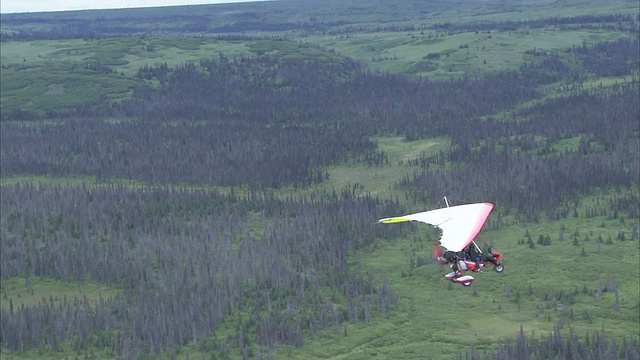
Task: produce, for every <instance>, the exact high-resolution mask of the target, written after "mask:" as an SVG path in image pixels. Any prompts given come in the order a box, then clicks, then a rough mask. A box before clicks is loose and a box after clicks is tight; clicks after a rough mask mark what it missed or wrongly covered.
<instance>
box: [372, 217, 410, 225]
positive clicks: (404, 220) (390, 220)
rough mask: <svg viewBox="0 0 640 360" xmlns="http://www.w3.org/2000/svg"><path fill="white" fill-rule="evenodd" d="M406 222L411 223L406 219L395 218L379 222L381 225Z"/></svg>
mask: <svg viewBox="0 0 640 360" xmlns="http://www.w3.org/2000/svg"><path fill="white" fill-rule="evenodd" d="M407 221H411V219H409V218H406V217H395V218H390V219H382V220H380V221H379V222H380V223H382V224H395V223H399V222H407Z"/></svg>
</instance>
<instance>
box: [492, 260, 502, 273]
mask: <svg viewBox="0 0 640 360" xmlns="http://www.w3.org/2000/svg"><path fill="white" fill-rule="evenodd" d="M493 269H494V270H495V271H497V272H503V271H504V265H502V263H501V262H499V263H497V264H496V266H495V267H494V268H493Z"/></svg>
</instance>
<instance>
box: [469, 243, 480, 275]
mask: <svg viewBox="0 0 640 360" xmlns="http://www.w3.org/2000/svg"><path fill="white" fill-rule="evenodd" d="M465 253H466V255H467V257H468V258H469V259H471V260H472V261H473V262H475V263H476V271H481V270H480V253H478V248H476V245H475V244H474V243H473V242H472V243H471V244H469V246H467V250H466V251H465Z"/></svg>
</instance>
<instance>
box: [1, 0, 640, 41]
mask: <svg viewBox="0 0 640 360" xmlns="http://www.w3.org/2000/svg"><path fill="white" fill-rule="evenodd" d="M331 5H332V6H333V8H332V9H333V11H331V12H330V15H327V14H318V13H317V12H316V11H315V8H313V5H312V3H311V2H296V3H291V2H281V3H265V4H252V8H251V9H249V8H243V5H242V4H234V5H233V6H234V7H235V9H234V10H235V11H228V14H227V15H220V12H221V9H222V8H221V6H220V5H211V6H207V5H200V6H199V7H200V8H201V10H200V11H198V12H192V11H191V9H189V8H186V9H182V12H180V10H177V8H176V9H173V10H172V11H167V12H162V10H157V9H156V10H157V11H155V12H150V13H149V14H147V13H144V12H138V11H137V9H127V13H124V12H122V10H119V9H115V10H101V11H102V12H104V14H105V15H104V16H100V15H98V13H99V12H100V11H91V12H86V11H85V12H82V11H72V12H66V13H54V14H48V13H35V14H29V13H26V14H2V16H0V18H1V20H2V24H3V27H4V28H6V29H7V31H3V32H1V33H0V41H35V40H60V39H88V40H89V39H96V38H105V37H120V36H140V35H160V36H184V35H188V36H193V35H197V36H206V35H220V34H233V33H235V34H241V33H252V32H253V33H265V32H268V33H288V32H292V31H295V32H296V33H298V34H303V35H332V36H349V35H353V34H362V33H373V32H415V31H432V32H434V33H436V34H442V33H447V34H455V33H462V32H469V31H471V32H473V31H516V30H518V29H528V28H543V27H549V28H558V29H563V30H564V29H576V28H581V29H594V28H596V29H607V30H611V31H621V32H626V33H638V27H637V22H638V16H637V15H635V16H634V15H631V14H602V15H581V16H572V17H548V18H543V19H533V20H522V21H512V20H508V21H491V22H486V21H485V22H460V23H454V22H438V23H431V22H429V21H428V20H427V19H426V16H425V15H422V16H421V17H420V16H419V17H418V19H415V16H416V14H429V13H431V12H435V11H442V10H450V8H451V7H453V6H456V5H455V4H453V5H451V4H438V5H437V6H438V7H440V9H438V8H433V4H425V3H423V2H418V1H416V2H411V3H409V2H406V1H404V2H401V5H400V4H393V3H385V4H382V5H378V4H376V5H365V4H362V5H361V6H359V7H354V6H349V4H348V3H344V2H333V4H331ZM256 6H261V7H262V8H261V9H256ZM194 7H195V6H192V7H191V8H194ZM227 8H229V7H228V6H227ZM399 8H401V11H398V9H399ZM389 9H393V10H394V11H389ZM243 10H244V11H243ZM301 13H306V14H308V16H306V17H305V16H297V15H300V14H301ZM372 13H375V14H377V15H378V16H379V17H378V19H383V20H380V21H376V22H371V21H370V18H371V14H372ZM293 14H295V15H296V16H295V21H294V20H291V18H292V17H293ZM408 19H411V20H410V21H408Z"/></svg>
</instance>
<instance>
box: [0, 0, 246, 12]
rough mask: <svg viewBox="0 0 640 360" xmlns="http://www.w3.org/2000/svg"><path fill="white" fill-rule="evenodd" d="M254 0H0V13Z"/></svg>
mask: <svg viewBox="0 0 640 360" xmlns="http://www.w3.org/2000/svg"><path fill="white" fill-rule="evenodd" d="M249 1H256V0H0V13H2V14H6V13H16V12H41V11H64V10H89V9H121V8H136V7H156V6H171V5H198V4H223V3H234V2H249Z"/></svg>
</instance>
